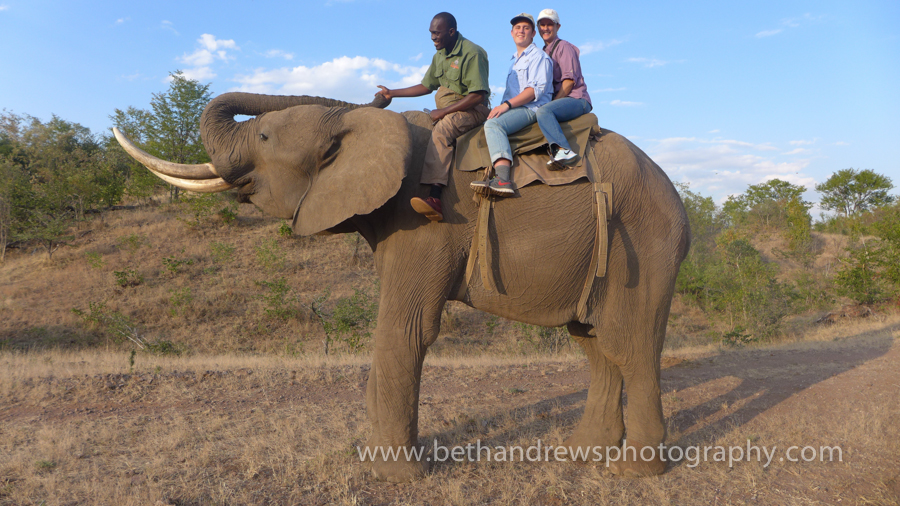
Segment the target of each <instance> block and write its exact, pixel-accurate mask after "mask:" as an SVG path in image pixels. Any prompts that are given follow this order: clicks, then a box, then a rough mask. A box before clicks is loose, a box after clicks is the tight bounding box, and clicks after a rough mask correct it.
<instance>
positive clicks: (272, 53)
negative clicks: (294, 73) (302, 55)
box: [265, 49, 294, 60]
mask: <svg viewBox="0 0 900 506" xmlns="http://www.w3.org/2000/svg"><path fill="white" fill-rule="evenodd" d="M265 57H266V58H284V59H285V60H293V59H294V53H288V52H287V51H282V50H281V49H270V50H268V51H266V53H265Z"/></svg>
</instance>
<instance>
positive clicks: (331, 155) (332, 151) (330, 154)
mask: <svg viewBox="0 0 900 506" xmlns="http://www.w3.org/2000/svg"><path fill="white" fill-rule="evenodd" d="M340 150H341V137H335V138H334V139H332V141H331V146H329V147H328V151H326V152H325V154H323V155H322V164H321V166H322V167H324V166H326V165H328V164H330V163H331V162H333V161H334V159H335V158H337V155H338V151H340Z"/></svg>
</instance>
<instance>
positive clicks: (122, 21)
mask: <svg viewBox="0 0 900 506" xmlns="http://www.w3.org/2000/svg"><path fill="white" fill-rule="evenodd" d="M129 19H131V18H119V19H117V20H116V24H117V25H121V24H123V23H125V22H126V21H128V20H129Z"/></svg>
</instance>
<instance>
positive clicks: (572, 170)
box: [453, 114, 600, 188]
mask: <svg viewBox="0 0 900 506" xmlns="http://www.w3.org/2000/svg"><path fill="white" fill-rule="evenodd" d="M560 127H561V128H562V131H563V134H565V136H566V140H568V141H569V145H570V146H571V147H572V151H575V152H576V153H578V155H579V158H578V163H577V164H576V165H574V166H572V167H569V168H567V169H566V170H550V166H548V165H547V162H548V161H550V149H549V145H548V143H547V139H546V138H545V137H544V134H543V133H542V132H541V129H540V128H538V125H537V123H532V124H531V125H529V126H527V127H525V128H523V129H522V130H519V131H518V132H516V133H514V134H512V135H510V136H509V144H510V147H511V148H512V152H513V163H512V173H511V178H512V180H513V182H514V183H515V184H516V186H517V187H519V188H521V187H523V186H525V185H527V184H530V183H533V182H535V181H540V182H542V183H544V184H548V185H551V186H556V185H562V184H568V183H571V182H573V181H576V180H578V179H580V178H587V179H588V180H591V179H593V174H592V172H591V166H590V164H591V163H592V161H591V160H590V157H589V156H586V154H587V153H588V149H589V144H590V138H591V134H592V132H593V134H594V136H595V137H597V136H599V135H600V127H599V125H598V122H597V116H595V115H593V114H585V115H583V116H579V117H577V118H575V119H573V120H572V121H567V122H564V123H560ZM453 166H454V167H455V168H456V169H457V170H462V171H466V172H470V171H474V170H480V169H484V168H486V167H490V166H491V155H490V152H489V151H488V147H487V140H486V139H485V136H484V126H481V127H479V128H476V129H475V130H472V131H470V132H466V133H465V134H463V135H462V136H460V137H459V138H458V139H456V151H455V153H454V161H453Z"/></svg>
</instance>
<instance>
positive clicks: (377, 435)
mask: <svg viewBox="0 0 900 506" xmlns="http://www.w3.org/2000/svg"><path fill="white" fill-rule="evenodd" d="M394 299H395V300H396V299H397V298H396V297H395V298H394ZM400 299H401V300H402V298H400ZM435 300H439V302H438V303H437V304H433V306H434V307H431V308H428V309H427V310H423V309H418V310H415V309H410V308H406V309H407V312H406V316H408V318H403V317H401V318H399V319H398V318H397V317H396V314H397V313H398V311H392V310H391V308H390V304H389V303H387V304H386V303H385V299H384V298H382V306H381V309H380V311H379V318H378V330H376V336H375V356H374V361H373V365H372V369H371V370H370V372H369V382H368V386H367V390H366V404H367V411H368V415H369V420H370V421H371V423H372V436H371V438H370V439H369V441H368V443H367V446H368V448H369V451H370V452H372V453H371V455H373V456H374V462H373V464H372V470H373V472H374V474H375V477H376V478H377V479H379V480H384V481H390V482H395V483H400V482H408V481H412V480H416V479H419V478H421V477H423V476H424V475H425V473H426V472H427V471H428V463H427V461H426V458H425V455H424V448H423V447H420V446H419V445H418V437H419V431H418V419H419V385H420V380H421V377H422V363H423V361H424V360H425V352H426V350H427V345H428V344H430V343H431V342H433V341H434V338H436V337H437V333H438V331H439V329H440V315H441V309H442V308H443V304H444V301H443V299H442V298H440V297H435ZM410 312H412V315H410V314H409V313H410ZM391 315H393V316H391Z"/></svg>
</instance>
